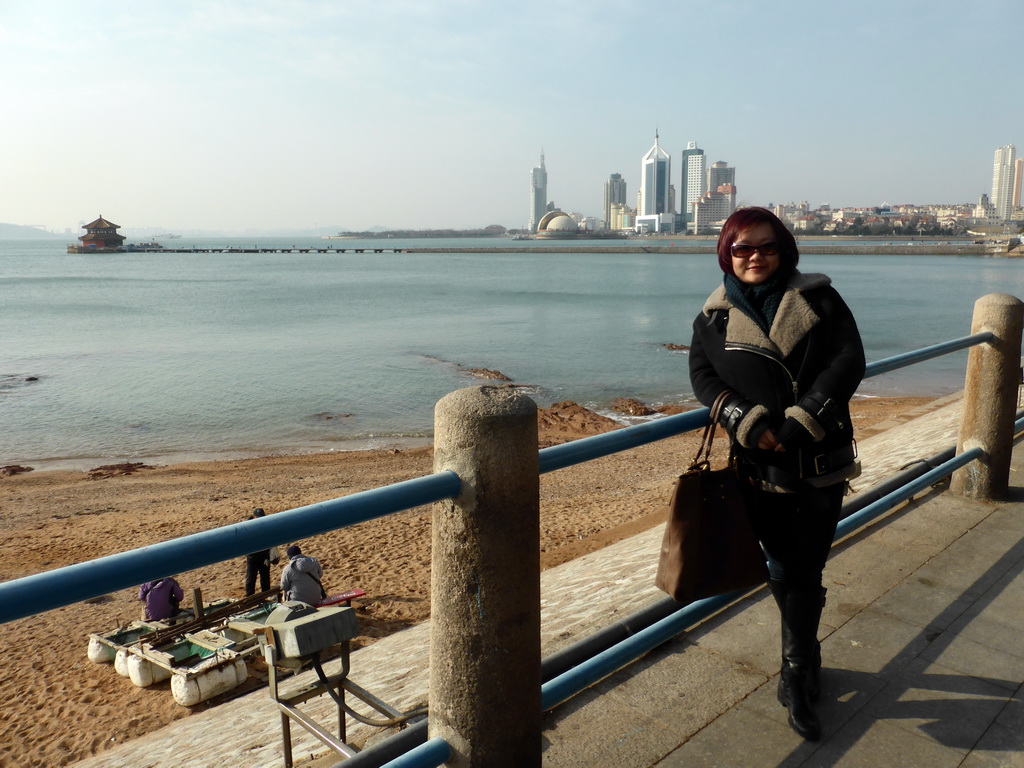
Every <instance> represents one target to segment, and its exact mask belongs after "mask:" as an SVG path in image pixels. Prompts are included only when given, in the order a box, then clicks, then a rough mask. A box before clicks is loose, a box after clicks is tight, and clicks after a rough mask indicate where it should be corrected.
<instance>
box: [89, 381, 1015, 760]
mask: <svg viewBox="0 0 1024 768" xmlns="http://www.w3.org/2000/svg"><path fill="white" fill-rule="evenodd" d="M959 405H960V404H959V401H958V400H957V399H956V398H950V399H948V400H947V401H945V402H940V403H937V404H933V405H932V406H930V407H928V408H927V409H925V410H924V411H921V412H918V413H913V414H908V415H907V416H905V417H903V418H901V419H900V420H899V422H901V423H893V424H888V425H885V426H886V427H887V428H886V429H884V430H874V431H873V433H867V434H866V435H865V436H862V438H861V440H860V453H861V458H862V460H863V462H864V465H865V472H864V475H863V476H862V477H861V478H860V479H859V480H858V481H857V482H856V486H855V488H856V490H867V489H868V488H869V487H870V485H872V484H873V483H874V482H876V481H877V480H878V479H881V478H884V477H887V476H889V475H891V474H893V473H894V472H895V471H896V470H897V469H899V468H900V467H901V466H903V465H905V464H907V463H908V462H910V461H913V460H915V459H918V458H922V457H926V456H930V455H932V454H934V453H936V452H937V451H939V450H940V449H942V448H945V447H947V446H949V445H952V444H953V443H954V442H955V432H956V425H957V422H958V416H959ZM1011 486H1014V487H1015V491H1014V495H1013V498H1011V499H1010V500H1008V501H1006V502H1002V503H993V504H989V503H979V502H971V501H965V500H963V499H960V498H957V497H954V496H952V495H950V494H948V493H943V492H941V491H939V490H936V491H932V492H929V493H926V494H923V495H922V496H921V497H919V498H918V499H917V500H916V501H914V502H912V503H911V504H909V505H907V506H905V507H903V508H901V509H899V510H897V511H896V512H894V513H892V514H891V515H889V516H888V517H886V518H884V519H883V520H882V521H881V522H879V523H877V524H876V525H875V526H873V528H872V529H871V530H870V531H869V532H866V533H858V534H854V535H853V536H852V537H850V538H848V539H847V540H846V541H844V542H841V543H840V544H839V545H837V547H836V548H835V550H834V552H833V556H832V559H831V560H830V562H829V565H828V568H827V569H826V573H825V577H826V586H827V587H828V589H829V595H828V603H827V605H826V608H825V611H824V615H823V617H822V627H821V633H820V635H821V637H822V646H823V656H824V670H823V687H824V690H823V694H822V702H821V704H820V713H821V716H822V722H823V731H824V736H823V739H822V741H821V742H819V743H817V744H810V743H807V742H804V741H803V740H801V739H800V738H799V737H798V736H797V735H796V734H795V733H793V731H792V730H791V729H790V728H789V727H788V726H787V724H786V711H785V710H784V709H783V708H782V707H781V706H779V704H778V703H777V702H776V700H775V684H776V680H777V673H778V667H779V661H778V642H779V641H778V633H779V629H778V615H777V610H776V609H775V606H774V602H773V600H772V599H771V597H770V595H767V593H766V592H765V591H764V590H761V591H759V592H756V593H754V594H753V595H751V596H750V597H748V598H746V599H745V600H743V601H741V602H740V603H737V604H736V605H734V606H732V607H730V608H729V609H728V610H726V611H725V612H723V613H721V614H719V615H718V616H716V617H714V618H712V619H711V620H709V621H708V622H705V623H704V624H702V625H701V626H700V627H698V628H696V629H694V630H692V631H690V632H687V633H685V634H684V635H682V636H680V637H678V638H676V639H675V640H673V641H671V642H669V643H667V644H665V645H664V646H662V647H660V648H659V649H657V650H656V651H654V652H652V653H650V654H648V655H647V656H646V657H645V658H644V659H642V660H641V661H639V662H637V663H635V664H633V665H631V666H630V667H628V668H627V669H625V670H622V671H620V672H618V673H616V674H615V675H613V676H612V677H610V678H608V679H606V680H605V681H603V682H601V683H599V684H598V685H596V686H594V687H593V688H592V689H590V690H589V691H587V692H585V693H584V694H581V695H580V696H577V697H576V698H574V699H572V700H570V701H569V702H567V703H566V704H564V705H562V706H561V707H559V708H557V709H556V710H554V711H552V712H550V713H548V715H547V716H546V718H545V731H544V734H543V738H544V765H545V766H546V768H563V767H568V766H586V767H587V768H613V767H614V768H627V767H629V766H636V768H650V767H651V766H658V767H659V768H669V767H671V766H680V768H682V767H683V766H686V768H696V767H699V766H730V767H731V766H744V767H747V766H750V767H751V768H756V767H757V766H798V765H800V766H802V765H807V766H833V765H841V766H871V768H878V767H879V766H890V765H894V766H895V765H909V766H929V767H930V768H931V767H932V766H935V767H936V768H943V767H944V766H964V767H965V768H984V767H988V766H1021V767H1022V768H1024V690H1022V685H1021V683H1022V681H1024V488H1022V487H1024V447H1020V448H1018V449H1017V450H1015V453H1014V474H1013V476H1011ZM660 539H661V530H660V529H652V530H650V531H647V532H645V533H643V534H639V535H637V536H635V537H633V538H630V539H628V540H625V541H622V542H619V543H617V544H615V545H613V546H611V547H608V548H605V549H603V550H600V551H598V552H595V553H592V554H590V555H587V556H585V557H582V558H579V559H577V560H574V561H572V562H570V563H566V564H565V565H563V566H560V567H558V568H554V569H551V570H549V571H546V572H545V573H544V574H543V575H542V590H543V596H542V618H543V629H542V633H543V637H542V646H543V650H544V654H545V655H548V654H550V653H553V652H554V651H557V650H559V649H560V648H563V647H566V646H568V645H570V644H572V643H573V642H575V641H576V640H579V639H581V638H583V637H586V636H587V635H588V634H590V633H592V632H593V631H594V630H595V629H598V628H601V627H603V626H607V625H608V624H611V623H612V622H614V621H615V620H616V619H620V618H624V617H625V616H627V615H629V614H631V613H633V612H635V611H637V610H639V609H641V608H643V607H644V606H645V605H648V604H650V603H653V602H655V601H657V600H659V599H661V597H662V593H660V592H659V591H658V590H657V589H656V588H654V586H653V580H654V569H655V560H656V556H657V552H658V549H659V545H660ZM428 638H429V627H428V625H420V626H417V627H414V628H412V629H409V630H406V631H404V632H401V633H398V634H396V635H393V636H391V637H388V638H385V639H383V640H380V641H378V642H377V643H375V644H374V645H372V646H370V647H368V648H365V649H362V650H360V651H357V652H356V653H354V654H353V657H352V673H351V674H352V678H353V679H354V680H355V681H356V682H357V683H359V684H361V685H364V686H365V687H367V688H368V689H370V690H371V691H372V692H373V693H375V694H377V695H378V696H380V697H381V698H384V699H385V700H386V701H388V702H389V703H391V704H393V705H395V706H397V707H398V708H400V709H403V710H404V709H410V708H412V707H413V706H416V705H419V704H423V703H425V701H426V692H427V643H428ZM328 671H330V670H328ZM309 679H310V677H309V673H306V674H304V675H301V676H299V678H297V679H296V681H297V682H298V683H302V682H306V681H308V680H309ZM303 711H305V712H307V713H308V714H310V715H311V716H312V717H314V718H315V719H317V720H319V721H320V722H322V723H330V722H332V720H333V717H334V715H333V703H332V702H330V701H329V700H328V699H326V697H321V698H320V699H317V700H315V701H312V702H309V704H308V705H306V706H305V707H304V708H303ZM369 734H370V731H369V729H366V728H362V730H359V729H355V728H353V729H350V738H352V737H354V740H356V741H357V742H358V741H359V740H363V739H365V738H366V737H367V736H369ZM293 736H294V738H295V757H296V760H297V761H307V760H310V759H312V758H313V757H314V756H316V757H318V758H320V759H318V760H317V761H316V765H317V766H320V765H330V764H333V763H334V760H332V759H325V758H324V753H325V752H326V750H325V748H324V747H322V746H321V745H320V743H319V742H318V741H316V740H315V739H314V738H313V737H311V736H308V735H307V734H306V733H305V732H304V731H303V730H302V729H301V728H297V727H296V728H294V729H293ZM282 764H283V761H282V757H281V730H280V721H279V718H278V715H277V713H276V711H275V709H274V706H273V704H272V702H271V701H270V699H269V697H268V695H267V693H266V691H259V692H256V693H253V694H249V695H247V696H244V697H241V698H239V699H237V700H234V701H230V702H226V703H224V704H221V705H218V706H217V707H214V708H212V709H211V710H209V711H207V712H204V713H201V714H197V715H193V716H191V717H188V718H186V719H184V720H180V721H177V722H175V723H173V724H171V725H169V726H168V727H166V728H164V729H162V730H160V731H158V732H155V733H152V734H149V735H147V736H144V737H142V738H140V739H137V740H134V741H131V742H129V743H127V744H124V745H121V746H119V747H117V748H115V749H112V750H109V751H107V752H104V753H102V754H101V755H98V756H96V757H93V758H90V759H88V760H84V761H81V762H79V763H77V764H76V765H77V766H78V768H99V767H100V766H103V768H158V767H161V768H162V767H164V766H167V767H170V766H174V767H175V768H208V767H209V766H217V767H218V768H226V767H227V766H280V765H282ZM300 764H301V763H300Z"/></svg>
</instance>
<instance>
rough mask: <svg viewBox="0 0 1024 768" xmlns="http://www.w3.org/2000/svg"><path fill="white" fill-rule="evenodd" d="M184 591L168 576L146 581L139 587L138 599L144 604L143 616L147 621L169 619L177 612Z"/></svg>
mask: <svg viewBox="0 0 1024 768" xmlns="http://www.w3.org/2000/svg"><path fill="white" fill-rule="evenodd" d="M184 597H185V593H184V592H182V591H181V587H180V586H179V585H178V582H177V581H175V580H174V579H173V578H172V577H170V576H168V577H167V578H165V579H157V580H156V581H147V582H146V583H145V584H143V585H142V586H141V587H139V600H141V601H143V602H144V603H145V604H146V613H145V618H146V620H147V621H160V620H161V619H169V618H170V617H171V616H173V615H174V614H176V613H177V612H178V606H179V605H181V601H182V599H183V598H184Z"/></svg>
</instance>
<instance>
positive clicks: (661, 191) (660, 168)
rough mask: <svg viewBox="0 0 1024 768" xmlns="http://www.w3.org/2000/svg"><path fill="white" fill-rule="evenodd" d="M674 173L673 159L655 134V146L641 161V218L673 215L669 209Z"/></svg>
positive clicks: (639, 212) (639, 213)
mask: <svg viewBox="0 0 1024 768" xmlns="http://www.w3.org/2000/svg"><path fill="white" fill-rule="evenodd" d="M671 173H672V158H671V157H670V156H669V154H668V152H666V151H665V150H664V149H662V148H661V146H660V145H659V144H658V134H657V133H655V134H654V146H653V147H651V148H650V149H649V150H648V151H647V154H646V155H644V157H643V160H642V161H641V168H640V210H639V211H637V214H638V215H640V216H653V215H655V214H660V213H671V212H672V209H671V208H669V185H670V184H671V180H670V178H669V176H670V175H671Z"/></svg>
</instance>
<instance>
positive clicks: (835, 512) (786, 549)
mask: <svg viewBox="0 0 1024 768" xmlns="http://www.w3.org/2000/svg"><path fill="white" fill-rule="evenodd" d="M845 488H846V483H837V484H835V485H831V486H828V487H827V488H816V489H813V490H812V491H810V492H809V493H807V494H804V493H767V492H765V491H751V497H750V499H749V502H750V511H751V522H752V523H753V526H754V532H755V533H756V534H757V537H758V538H759V539H760V540H761V546H762V547H763V548H764V551H765V556H766V558H767V560H768V572H769V574H770V575H771V577H772V578H773V579H776V580H778V581H782V582H785V583H786V584H788V585H790V586H792V587H796V588H798V589H799V588H808V589H812V588H816V587H820V586H821V572H822V571H823V570H824V569H825V561H826V560H827V559H828V553H829V550H830V549H831V548H832V539H833V537H834V536H835V535H836V525H837V524H838V523H839V514H840V510H841V508H842V504H843V493H844V491H845Z"/></svg>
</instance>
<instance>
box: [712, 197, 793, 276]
mask: <svg viewBox="0 0 1024 768" xmlns="http://www.w3.org/2000/svg"><path fill="white" fill-rule="evenodd" d="M758 224H767V225H768V226H770V227H771V228H772V232H773V233H774V234H775V239H776V241H778V243H779V266H780V268H781V269H783V270H785V271H786V272H792V271H793V270H794V269H796V265H797V262H799V261H800V252H799V251H798V250H797V248H796V238H794V237H793V233H792V232H790V231H789V230H788V229H786V225H785V224H783V223H782V221H781V220H780V219H779V217H778V216H776V215H775V214H774V213H772V212H771V211H769V210H768V209H767V208H760V207H757V206H751V207H750V208H739V209H738V210H736V212H735V213H733V215H732V216H730V217H729V218H728V219H726V221H725V224H724V225H722V232H721V234H719V235H718V266H719V267H721V268H722V271H723V272H725V274H727V275H732V274H735V273H734V272H733V271H732V244H733V243H734V242H736V238H737V237H739V236H740V233H741V232H742V231H743V230H745V229H749V228H750V227H756V226H757V225H758Z"/></svg>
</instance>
